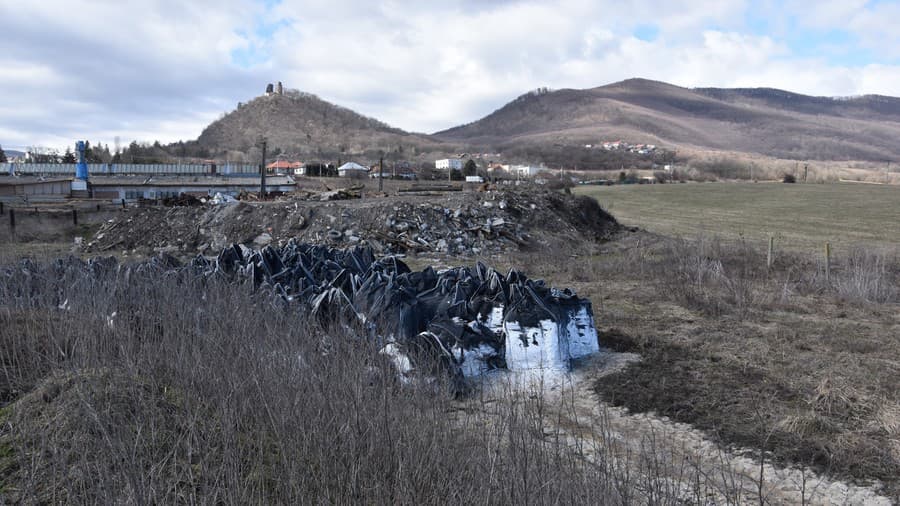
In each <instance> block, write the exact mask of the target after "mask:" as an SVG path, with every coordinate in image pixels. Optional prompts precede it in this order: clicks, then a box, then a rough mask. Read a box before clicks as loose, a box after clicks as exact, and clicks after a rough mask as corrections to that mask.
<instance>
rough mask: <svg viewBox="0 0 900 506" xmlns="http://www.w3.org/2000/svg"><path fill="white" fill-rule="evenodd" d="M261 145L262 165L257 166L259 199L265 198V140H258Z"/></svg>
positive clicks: (263, 138)
mask: <svg viewBox="0 0 900 506" xmlns="http://www.w3.org/2000/svg"><path fill="white" fill-rule="evenodd" d="M260 143H261V144H262V163H261V164H259V199H260V200H263V199H264V198H266V144H267V142H266V138H265V137H262V138H260Z"/></svg>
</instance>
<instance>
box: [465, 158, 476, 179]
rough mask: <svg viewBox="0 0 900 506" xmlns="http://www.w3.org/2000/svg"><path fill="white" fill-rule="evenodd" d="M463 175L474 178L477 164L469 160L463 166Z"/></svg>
mask: <svg viewBox="0 0 900 506" xmlns="http://www.w3.org/2000/svg"><path fill="white" fill-rule="evenodd" d="M463 174H464V175H466V176H475V175H477V174H478V164H476V163H475V160H472V159H471V158H469V160H468V161H467V162H466V164H465V165H464V166H463Z"/></svg>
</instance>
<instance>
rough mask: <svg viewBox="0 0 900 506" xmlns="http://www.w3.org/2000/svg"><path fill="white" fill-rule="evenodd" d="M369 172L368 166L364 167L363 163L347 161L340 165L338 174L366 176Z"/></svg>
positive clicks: (341, 175) (343, 175) (342, 175)
mask: <svg viewBox="0 0 900 506" xmlns="http://www.w3.org/2000/svg"><path fill="white" fill-rule="evenodd" d="M368 173H369V168H368V167H363V166H362V165H360V164H358V163H354V162H347V163H345V164H344V165H341V166H340V167H338V176H340V177H354V176H355V177H360V176H362V177H365V176H366V174H368Z"/></svg>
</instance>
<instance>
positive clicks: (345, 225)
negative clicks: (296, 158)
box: [84, 188, 619, 256]
mask: <svg viewBox="0 0 900 506" xmlns="http://www.w3.org/2000/svg"><path fill="white" fill-rule="evenodd" d="M356 191H358V190H357V189H355V188H350V189H344V190H329V191H328V192H326V193H330V192H338V194H341V193H345V194H349V195H351V196H352V195H353V194H354V192H356ZM317 195H321V193H318V194H317ZM311 198H315V199H316V200H310V201H307V200H282V201H277V202H266V203H262V202H259V203H254V202H244V201H241V202H238V203H236V204H234V205H227V206H206V207H172V208H166V209H158V208H157V209H154V208H146V209H143V208H142V209H137V210H134V209H132V210H129V211H128V212H127V213H123V215H122V216H120V217H118V218H116V219H113V220H112V221H110V222H109V223H107V224H105V225H104V226H103V227H101V228H100V230H99V231H98V232H97V234H96V235H95V236H94V237H93V238H92V239H90V240H87V241H86V243H85V245H84V249H85V250H86V251H88V252H91V251H108V250H110V249H112V248H117V249H118V250H125V251H131V250H138V249H140V250H142V251H144V252H145V253H146V252H150V251H153V249H154V248H170V249H172V250H173V251H174V252H175V253H177V254H179V255H183V256H191V255H194V254H197V253H201V254H207V255H209V254H215V253H216V252H217V251H220V250H222V249H223V248H225V247H226V246H227V245H229V244H231V243H241V244H251V243H253V242H254V241H255V240H256V239H257V238H258V237H259V236H260V234H263V233H266V234H268V235H269V237H270V238H271V243H272V244H273V245H284V244H286V243H287V241H288V240H290V239H297V240H299V241H304V242H311V243H318V244H328V245H332V246H347V245H349V246H370V247H372V248H373V249H374V251H375V252H376V253H378V254H398V253H405V254H409V253H442V254H449V255H465V256H469V255H477V256H488V255H493V254H500V253H508V252H511V251H516V250H519V249H522V248H529V247H532V246H541V245H542V246H546V245H548V244H551V242H552V243H554V244H557V243H566V242H568V243H569V244H571V243H572V242H573V241H581V240H598V239H607V238H609V237H610V236H611V235H612V234H614V233H615V232H616V231H617V230H618V228H619V226H618V224H617V223H616V221H615V219H613V218H612V216H610V215H609V214H607V213H606V212H605V211H603V209H601V208H600V206H599V205H598V204H597V202H596V201H594V200H593V199H590V198H588V197H573V196H570V195H564V194H560V193H555V192H550V191H531V192H526V191H514V190H504V191H488V192H484V193H481V192H455V193H452V192H451V193H446V194H443V195H442V196H441V197H440V198H428V197H422V196H413V195H403V196H393V197H385V198H378V199H360V198H352V199H351V200H339V201H326V202H321V201H319V199H320V198H321V197H311ZM257 244H259V243H258V241H257Z"/></svg>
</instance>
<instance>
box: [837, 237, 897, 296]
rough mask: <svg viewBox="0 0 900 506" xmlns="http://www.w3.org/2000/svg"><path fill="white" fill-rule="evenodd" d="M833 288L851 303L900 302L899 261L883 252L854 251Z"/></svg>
mask: <svg viewBox="0 0 900 506" xmlns="http://www.w3.org/2000/svg"><path fill="white" fill-rule="evenodd" d="M834 288H835V291H836V292H837V294H838V295H839V296H841V297H844V298H846V299H850V300H858V301H862V302H876V303H886V302H896V301H898V300H900V298H898V297H900V261H898V259H897V257H896V256H895V255H890V254H889V253H887V252H886V251H883V250H880V251H879V250H867V249H864V248H860V247H856V248H853V249H852V250H851V251H850V253H849V255H848V256H847V257H846V259H845V260H844V262H843V269H841V270H840V271H838V272H837V273H836V276H835V282H834Z"/></svg>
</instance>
